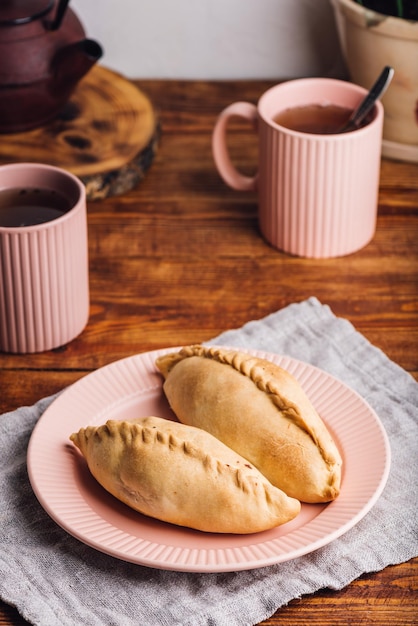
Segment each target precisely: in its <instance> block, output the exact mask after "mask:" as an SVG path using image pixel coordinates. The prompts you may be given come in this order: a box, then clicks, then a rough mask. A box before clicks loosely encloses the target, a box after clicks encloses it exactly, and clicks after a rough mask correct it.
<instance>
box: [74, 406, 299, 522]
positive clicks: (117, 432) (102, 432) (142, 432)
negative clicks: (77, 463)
mask: <svg viewBox="0 0 418 626" xmlns="http://www.w3.org/2000/svg"><path fill="white" fill-rule="evenodd" d="M70 439H71V441H73V443H74V444H75V445H76V446H77V447H78V448H79V449H80V450H81V452H82V453H83V455H84V457H85V458H86V461H87V464H88V467H89V469H90V471H91V473H92V474H93V476H94V477H95V478H96V480H97V481H98V482H99V483H100V484H101V485H102V486H103V487H104V488H105V489H106V490H107V491H109V492H110V493H111V494H112V495H114V496H115V497H116V498H118V499H119V500H121V501H122V502H124V503H125V504H127V505H129V506H130V507H132V508H133V509H135V510H137V511H140V512H141V513H144V514H145V515H148V516H150V517H154V518H157V519H159V520H163V521H166V522H171V523H172V524H177V525H180V526H187V527H190V528H194V529H197V530H202V531H207V532H214V533H237V534H240V533H255V532H259V531H263V530H267V529H270V528H274V527H275V526H279V525H281V524H284V523H285V522H288V521H290V520H291V519H293V518H294V517H296V515H297V514H298V513H299V511H300V502H299V501H298V500H295V499H292V498H289V497H288V496H287V495H286V494H285V493H283V492H282V491H280V490H279V489H277V488H276V487H273V485H271V484H270V483H269V482H268V480H267V479H266V478H265V477H264V476H263V475H262V474H261V473H260V472H259V471H258V470H257V469H256V468H254V467H252V466H251V464H250V463H248V461H247V460H246V459H244V458H242V457H241V456H240V455H239V454H237V453H236V452H234V451H233V450H230V449H229V448H228V447H227V446H225V445H224V444H223V443H221V442H220V441H218V440H217V439H216V438H215V437H213V436H212V435H210V434H209V433H207V432H205V431H204V430H201V429H198V428H194V427H192V426H186V425H184V424H180V423H178V422H171V421H170V420H166V419H163V418H160V417H154V416H150V417H146V418H140V419H136V420H130V421H115V420H109V421H108V422H107V423H106V424H104V425H101V426H97V427H96V426H88V427H87V428H81V429H80V430H79V431H78V432H77V433H74V434H72V435H71V436H70Z"/></svg>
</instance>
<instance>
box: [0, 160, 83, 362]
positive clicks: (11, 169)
mask: <svg viewBox="0 0 418 626" xmlns="http://www.w3.org/2000/svg"><path fill="white" fill-rule="evenodd" d="M88 315H89V283H88V250H87V216H86V194H85V189H84V186H83V184H82V183H81V181H80V180H79V179H78V178H76V177H75V176H73V175H72V174H70V173H69V172H66V171H64V170H61V169H59V168H56V167H52V166H49V165H43V164H36V163H19V164H10V165H4V166H1V167H0V350H1V351H3V352H14V353H22V354H24V353H31V352H43V351H45V350H50V349H52V348H57V347H59V346H62V345H63V344H66V343H67V342H69V341H70V340H72V339H74V338H75V337H76V336H77V335H79V334H80V333H81V331H82V330H83V329H84V327H85V326H86V324H87V320H88Z"/></svg>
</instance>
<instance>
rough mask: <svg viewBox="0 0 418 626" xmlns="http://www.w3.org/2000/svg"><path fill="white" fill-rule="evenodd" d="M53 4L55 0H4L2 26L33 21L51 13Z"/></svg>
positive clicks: (0, 22)
mask: <svg viewBox="0 0 418 626" xmlns="http://www.w3.org/2000/svg"><path fill="white" fill-rule="evenodd" d="M53 6H54V0H2V1H1V2H0V26H13V25H18V24H27V23H28V22H33V21H34V20H37V19H39V18H41V17H43V16H44V15H46V14H47V13H49V11H50V10H51V9H52V7H53Z"/></svg>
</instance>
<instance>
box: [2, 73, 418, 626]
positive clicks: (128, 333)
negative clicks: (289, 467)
mask: <svg viewBox="0 0 418 626" xmlns="http://www.w3.org/2000/svg"><path fill="white" fill-rule="evenodd" d="M271 84H272V83H270V82H266V81H258V82H241V81H240V82H183V81H174V82H165V81H138V86H139V87H140V88H141V89H142V90H143V91H144V92H146V93H147V94H148V95H149V97H150V98H151V100H152V102H153V103H154V106H155V108H156V109H157V111H158V113H159V115H160V119H161V126H162V136H161V140H160V145H159V149H158V152H157V155H156V157H155V160H154V163H153V165H152V167H151V169H150V170H149V171H148V173H147V175H146V177H145V179H144V180H143V181H142V182H141V183H140V185H139V186H138V187H137V188H136V189H135V190H133V191H130V192H128V193H127V194H126V195H124V196H119V197H114V198H107V199H106V200H102V201H95V202H91V203H89V207H88V214H89V245H90V281H91V315H90V320H89V323H88V326H87V328H86V330H85V331H84V332H83V333H82V335H81V336H80V337H78V338H77V339H76V340H74V341H73V342H72V343H70V344H69V345H67V346H65V347H63V348H62V349H58V350H54V351H51V352H47V353H44V354H37V355H32V356H18V355H17V356H16V355H5V354H1V355H0V369H1V372H0V380H1V393H0V414H1V413H3V412H6V411H10V410H13V409H16V408H17V407H19V406H22V405H26V404H27V405H31V404H33V403H35V402H36V401H37V400H38V399H40V398H41V397H44V396H47V395H50V394H53V393H54V392H57V391H58V390H60V389H62V388H63V387H65V386H66V385H69V384H71V383H72V382H74V381H76V380H77V379H79V378H80V377H82V376H84V375H85V374H87V373H88V372H90V371H92V370H94V369H96V368H98V367H101V366H103V365H105V364H107V363H110V362H111V361H115V360H116V359H119V358H123V357H126V356H129V355H132V354H135V353H138V352H143V351H147V350H151V349H155V348H160V347H168V346H174V345H179V344H189V343H194V342H200V341H205V340H208V339H210V338H212V337H214V336H216V335H218V334H219V333H221V332H222V331H224V330H227V329H230V328H237V327H239V326H241V325H242V324H244V323H245V322H247V321H248V320H252V319H259V318H261V317H263V316H265V315H267V314H269V313H272V312H274V311H277V310H278V309H280V308H282V307H284V306H286V305H288V304H290V303H292V302H298V301H301V300H304V299H306V298H308V297H310V296H313V295H314V296H316V297H317V298H318V299H319V300H320V301H321V302H322V303H324V304H329V305H330V306H331V308H332V310H333V312H334V313H335V314H336V315H338V316H342V317H345V318H347V319H348V320H350V321H351V322H352V323H353V324H354V325H355V326H356V328H357V329H358V330H359V331H360V332H362V333H363V334H364V335H365V336H366V337H367V338H368V339H369V340H370V341H371V342H372V343H374V344H375V345H376V346H378V347H379V348H381V349H382V350H383V351H384V352H386V354H387V355H388V356H389V357H390V358H391V359H392V360H394V361H396V362H397V363H398V364H399V365H400V366H402V367H403V368H404V369H406V370H407V371H409V372H410V373H411V374H412V375H413V376H415V378H417V377H418V357H417V354H418V350H417V347H418V345H417V344H418V342H417V334H418V333H417V327H418V324H417V309H418V299H417V295H418V288H417V274H418V272H417V269H418V264H417V256H418V254H417V253H418V245H417V238H418V165H415V164H406V163H399V162H394V161H388V160H383V161H382V169H381V187H380V196H379V218H378V226H377V232H376V236H375V238H374V240H373V242H372V243H370V244H369V245H368V246H367V247H366V248H365V249H364V250H362V251H360V252H358V253H356V254H354V255H351V256H348V257H345V258H340V259H332V260H322V261H312V260H307V259H299V258H292V257H290V256H286V255H285V254H282V253H280V252H278V251H276V250H274V249H272V248H271V247H270V246H269V245H267V244H266V243H265V242H264V241H263V239H262V238H261V236H260V235H259V233H258V230H257V205H256V198H255V197H254V195H253V194H246V193H241V192H234V191H232V190H230V189H228V188H227V187H226V186H225V185H224V184H223V182H222V181H221V180H220V178H219V176H218V174H217V172H216V171H215V167H214V164H213V161H212V156H211V131H212V128H213V125H214V122H215V119H216V116H217V114H218V113H219V112H220V111H221V109H222V108H223V107H224V106H226V105H227V104H229V103H230V102H233V101H235V100H237V99H244V100H249V101H253V102H255V101H257V99H258V97H259V96H260V95H261V94H262V92H263V91H264V90H265V89H266V88H268V87H269V86H270V85H271ZM230 144H231V151H232V153H233V155H234V160H235V162H236V163H237V164H238V165H239V166H240V167H241V168H242V169H243V171H246V172H247V173H250V172H253V171H254V169H255V161H256V142H255V138H254V136H253V134H252V132H251V131H250V129H249V127H247V126H246V125H245V123H244V122H237V123H236V124H235V123H234V124H233V125H232V126H231V133H230ZM417 563H418V560H417V559H415V560H412V561H410V562H409V563H404V564H401V565H398V566H394V567H388V568H386V569H385V570H383V571H382V572H378V573H376V574H368V575H364V576H361V577H360V579H359V580H357V581H355V582H353V583H352V584H351V585H349V586H348V587H347V588H345V589H344V590H343V591H340V592H334V591H331V590H323V591H321V592H319V593H317V594H315V595H313V596H309V597H304V598H302V599H300V600H294V601H293V602H291V603H290V604H289V606H287V607H284V608H282V609H280V610H279V611H277V613H276V614H275V615H274V616H273V617H272V618H270V619H269V620H266V621H265V622H263V625H264V626H267V625H269V626H272V625H273V624H277V625H278V624H281V625H282V624H292V625H302V624H303V626H305V625H306V624H307V623H310V624H317V625H319V624H320V625H321V626H322V625H328V624H329V625H331V624H332V625H336V624H341V625H342V624H344V625H346V624H348V623H350V624H374V625H377V624H379V625H382V626H383V625H385V626H386V625H387V624H389V623H390V624H393V625H399V626H401V625H402V626H406V625H408V624H417V623H418V621H417V619H418V618H417V614H418V607H417V601H416V598H417V594H416V593H415V596H414V594H413V587H414V585H415V590H416V586H417V568H416V566H417ZM25 623H26V622H25V621H24V620H22V618H21V617H20V616H19V615H18V613H17V612H16V611H15V610H14V609H12V608H11V607H8V606H7V605H5V604H4V603H0V624H1V625H5V624H7V625H11V624H14V625H18V624H19V625H21V624H25Z"/></svg>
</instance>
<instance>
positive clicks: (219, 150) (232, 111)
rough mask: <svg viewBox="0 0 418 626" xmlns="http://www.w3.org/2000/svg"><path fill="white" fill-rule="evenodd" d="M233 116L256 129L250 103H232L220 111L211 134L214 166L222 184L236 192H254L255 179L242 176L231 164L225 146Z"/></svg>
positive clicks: (256, 118) (255, 115)
mask: <svg viewBox="0 0 418 626" xmlns="http://www.w3.org/2000/svg"><path fill="white" fill-rule="evenodd" d="M234 115H236V116H238V117H242V118H244V119H246V120H248V121H249V122H251V124H252V126H253V128H254V130H257V127H258V113H257V107H256V106H255V105H254V104H251V103H250V102H234V103H233V104H230V105H229V106H227V107H226V109H224V110H223V111H222V113H221V114H220V115H219V117H218V119H217V120H216V124H215V127H214V129H213V133H212V154H213V158H214V161H215V165H216V167H217V170H218V172H219V174H220V175H221V177H222V178H223V180H224V182H225V183H226V184H227V185H229V187H232V189H236V190H238V191H255V190H256V189H257V178H258V174H256V175H255V176H244V174H241V173H240V172H239V171H238V170H237V169H236V167H235V166H234V165H233V164H232V161H231V158H230V156H229V152H228V148H227V145H226V131H227V125H228V122H229V120H230V118H231V117H233V116H234Z"/></svg>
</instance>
